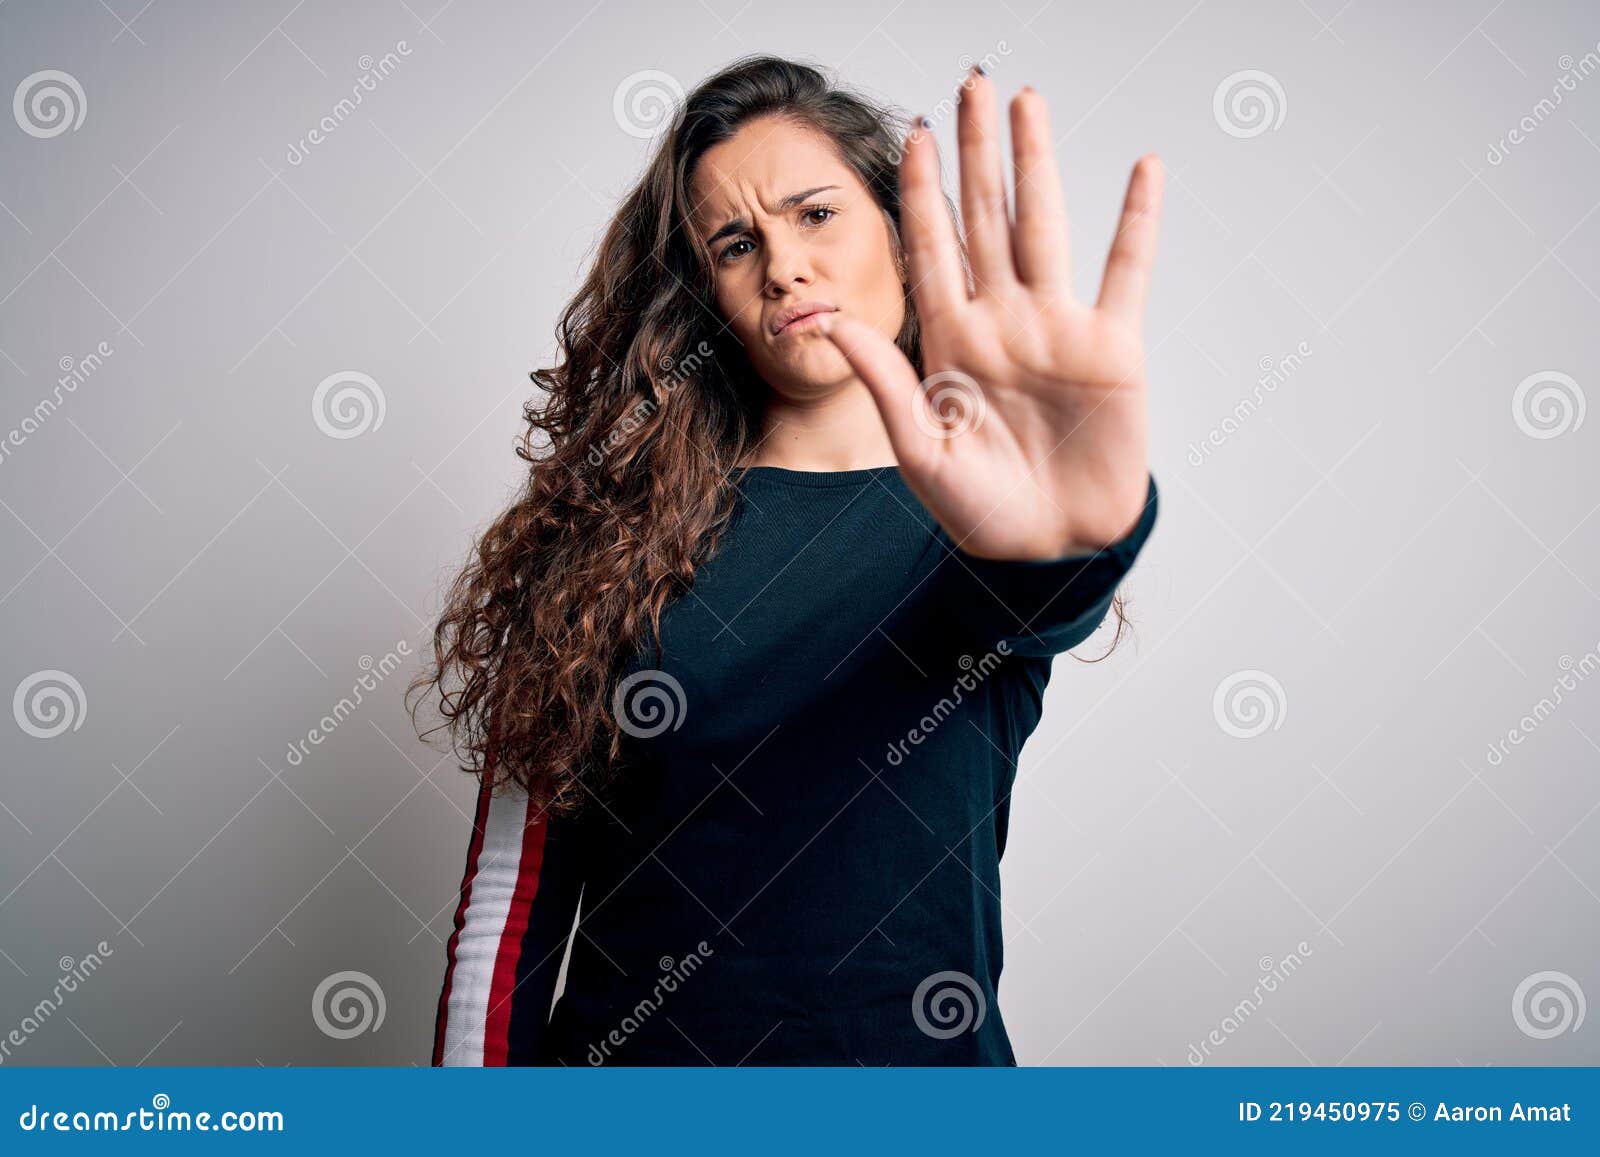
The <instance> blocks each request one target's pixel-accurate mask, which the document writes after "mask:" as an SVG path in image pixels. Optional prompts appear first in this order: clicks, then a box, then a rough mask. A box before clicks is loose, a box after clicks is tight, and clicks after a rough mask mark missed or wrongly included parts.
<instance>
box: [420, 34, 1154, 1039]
mask: <svg viewBox="0 0 1600 1157" xmlns="http://www.w3.org/2000/svg"><path fill="white" fill-rule="evenodd" d="M961 89H962V91H961V93H960V105H959V125H958V137H959V141H960V154H961V155H960V162H961V166H960V167H961V210H962V214H961V215H962V219H963V221H964V222H965V238H964V242H965V253H964V252H963V245H962V242H961V241H960V240H958V237H957V229H956V225H955V223H954V221H953V206H951V205H950V203H949V202H948V200H947V199H946V198H945V196H944V194H943V192H942V190H941V186H940V181H939V161H938V157H937V154H936V149H935V144H934V141H933V139H932V136H931V134H930V133H929V132H928V131H926V130H927V128H928V127H929V126H928V125H927V122H926V120H925V119H924V120H922V121H921V122H920V123H919V126H918V129H917V130H916V131H913V132H912V133H911V134H910V136H909V138H907V139H905V140H904V142H903V144H902V142H901V139H900V134H899V133H898V131H897V130H896V129H895V128H894V127H892V126H893V122H892V120H891V118H890V115H889V114H888V113H887V112H886V111H884V110H883V109H880V108H878V107H876V106H874V105H873V104H872V103H870V102H868V101H866V100H863V99H862V98H860V97H859V96H857V95H854V94H851V93H848V92H845V91H843V90H841V89H839V88H838V87H835V86H833V85H832V84H830V83H829V81H828V80H827V79H825V77H824V76H823V75H822V74H821V73H820V72H819V71H817V70H816V69H814V68H812V67H809V66H807V65H804V64H800V63H796V62H793V61H788V60H783V59H780V58H774V57H768V56H762V57H755V58H747V59H744V60H741V61H738V62H736V63H735V64H733V65H732V66H730V67H728V68H727V69H725V70H724V71H722V72H721V73H719V74H718V75H716V76H714V77H712V78H711V79H709V80H708V81H706V82H705V83H704V84H703V85H701V86H700V87H699V88H698V89H697V90H696V91H695V92H693V93H692V94H691V95H690V96H689V97H688V98H687V100H686V102H685V103H684V106H683V108H682V109H681V110H680V112H679V114H678V117H677V119H676V122H675V123H674V125H673V127H672V130H671V132H670V133H668V134H667V136H666V138H665V139H664V141H663V143H662V144H661V146H660V149H659V152H658V154H657V155H656V156H655V158H654V160H653V161H652V163H651V164H650V166H649V169H648V171H647V173H646V174H645V176H644V178H643V180H642V181H641V182H640V183H639V185H638V186H637V187H636V188H635V189H634V190H633V192H632V193H631V194H630V195H629V196H628V197H627V199H626V201H625V203H624V204H623V206H622V208H621V210H620V212H619V213H618V214H617V216H616V218H615V220H614V221H613V222H612V223H611V225H610V227H609V229H608V230H607V233H606V236H605V238H604V241H603V243H602V246H601V249H600V251H599V253H598V255H597V258H596V261H595V264H594V268H593V271H592V273H591V274H590V275H589V278H588V280H587V281H586V283H585V284H584V286H583V288H582V290H581V292H580V293H579V294H578V295H577V297H576V299H575V300H574V301H573V302H572V303H571V304H570V305H569V306H568V308H567V309H566V311H565V312H564V314H563V316H562V319H561V326H560V337H561V345H562V356H563V361H562V364H561V365H559V366H557V367H556V368H554V369H549V370H541V371H537V372H536V373H535V374H534V375H533V377H534V379H535V380H536V381H537V382H538V383H539V384H540V385H542V386H543V387H544V390H545V391H546V396H545V397H543V398H541V399H539V400H538V401H537V402H535V403H531V404H530V405H529V407H528V409H527V412H526V414H525V417H526V420H527V422H528V425H529V431H528V436H525V437H524V439H523V443H522V445H521V447H520V448H519V450H518V453H519V455H520V456H521V457H523V458H524V459H525V460H527V461H528V462H529V463H530V468H529V472H528V481H527V487H526V490H525V492H524V493H523V494H522V496H521V497H520V499H519V500H518V501H517V502H516V503H515V505H513V506H512V507H511V508H510V509H509V510H508V511H506V512H505V513H504V514H503V515H502V516H501V517H500V518H499V519H498V521H496V522H495V523H494V524H493V525H492V526H491V527H490V528H489V530H488V531H487V532H486V534H485V535H484V536H483V538H482V540H481V542H480V543H479V544H478V547H477V551H476V556H475V558H474V559H473V561H472V563H471V564H470V565H469V566H468V567H467V568H466V569H465V570H464V571H463V573H462V574H461V576H460V577H459V579H458V580H457V582H456V584H455V586H454V588H453V589H452V592H451V596H450V601H449V605H448V606H447V608H446V613H445V615H444V616H443V619H442V621H441V622H440V624H439V626H438V629H437V631H436V635H435V651H436V658H437V664H436V667H437V669H436V670H433V671H431V672H429V673H428V675H427V676H426V677H425V678H424V679H422V680H419V683H418V684H414V685H413V686H414V687H415V686H419V685H429V686H434V687H436V688H438V689H439V695H440V698H441V705H442V710H443V711H444V713H445V715H446V717H447V718H448V719H449V725H450V728H451V733H452V737H453V738H454V739H456V740H457V741H458V743H460V744H462V745H463V746H465V748H466V749H467V750H468V751H469V752H470V753H471V754H472V756H473V760H474V767H472V768H469V769H468V770H474V771H476V769H477V763H478V762H479V761H480V760H481V764H482V767H483V768H484V770H483V771H482V772H481V773H479V774H480V780H481V786H480V790H479V798H478V807H477V815H476V818H475V822H474V830H473V835H472V839H471V844H470V848H469V852H468V858H467V866H466V873H465V877H464V879H463V881H462V885H461V893H460V903H459V906H458V907H457V909H456V915H455V931H454V933H453V934H452V936H451V937H450V941H449V946H448V954H447V955H448V959H447V968H446V972H445V977H444V983H443V986H442V991H441V993H440V998H439V1007H438V1016H437V1022H436V1032H435V1042H434V1050H433V1063H434V1064H436V1065H480V1064H483V1065H506V1064H569V1065H583V1064H590V1065H599V1064H612V1063H622V1064H707V1063H709V1064H717V1065H734V1064H843V1065H848V1064H857V1063H859V1064H867V1065H874V1064H886V1063H891V1064H896V1065H905V1064H1015V1063H1016V1062H1015V1058H1014V1056H1013V1053H1012V1050H1011V1046H1010V1042H1009V1040H1008V1038H1007V1035H1006V1030H1005V1026H1004V1023H1003V1020H1002V1018H1001V1015H1000V1010H999V1007H998V1006H997V1003H996V984H997V982H998V979H999V976H1000V970H1001V963H1002V960H1001V951H1002V946H1003V941H1002V936H1001V906H1000V898H999V886H1000V875H999V862H1000V856H1001V853H1002V852H1003V850H1004V848H1005V840H1006V824H1007V817H1008V807H1007V804H1008V800H1009V796H1010V791H1011V787H1012V783H1013V781H1014V778H1015V774H1016V760H1017V755H1018V753H1019V751H1020V749H1021V746H1022V742H1023V740H1024V739H1025V738H1026V737H1027V736H1028V734H1029V733H1030V732H1031V731H1032V730H1033V729H1034V726H1035V725H1036V724H1037V723H1038V720H1039V715H1040V709H1041V702H1042V697H1043V692H1044V689H1045V685H1046V682H1047V680H1048V679H1049V675H1050V664H1051V659H1052V657H1053V656H1054V655H1056V654H1059V653H1062V652H1064V651H1067V650H1068V649H1069V648H1071V647H1073V646H1075V645H1077V644H1078V643H1080V642H1082V641H1083V640H1084V639H1086V638H1087V637H1088V636H1089V635H1090V634H1091V633H1093V632H1094V631H1095V629H1096V628H1097V627H1098V626H1099V625H1100V623H1101V622H1102V621H1103V620H1104V618H1105V616H1106V614H1107V611H1108V609H1112V608H1114V609H1115V610H1116V612H1117V617H1118V636H1119V637H1120V633H1121V627H1122V621H1123V617H1122V607H1121V604H1120V599H1119V598H1118V597H1117V595H1116V587H1117V584H1118V583H1119V581H1120V580H1121V579H1122V577H1123V576H1124V575H1125V574H1126V573H1127V571H1128V568H1129V567H1130V566H1131V565H1132V563H1133V561H1134V558H1135V556H1136V555H1137V554H1138V552H1139V550H1140V548H1141V546H1142V545H1143V543H1144V541H1145V539H1146V537H1147V536H1148V535H1149V533H1150V530H1151V527H1152V525H1153V523H1154V520H1155V512H1156V487H1155V482H1154V479H1153V478H1152V477H1151V475H1150V474H1149V471H1148V464H1147V431H1146V407H1145V382H1144V376H1143V375H1144V366H1143V352H1142V348H1141V336H1140V328H1141V327H1140V319H1141V314H1142V312H1143V309H1144V302H1145V294H1146V287H1147V284H1148V280H1149V275H1150V269H1151V264H1152V260H1153V257H1154V251H1155V245H1156V232H1157V220H1158V216H1159V210H1160V202H1161V170H1160V167H1159V163H1158V162H1157V161H1156V159H1155V158H1154V157H1153V156H1147V157H1145V158H1143V159H1142V160H1141V161H1140V162H1139V163H1138V164H1137V165H1136V166H1135V168H1134V171H1133V176H1132V180H1131V182H1130V185H1129V188H1128V193H1127V199H1126V204H1125V207H1124V209H1123V214H1122V219H1121V222H1120V224H1119V226H1118V230H1117V235H1116V239H1115V241H1114V243H1113V245H1112V247H1111V252H1110V258H1109V260H1108V263H1107V266H1106V272H1105V278H1104V281H1103V283H1102V285H1101V289H1100V294H1099V300H1098V302H1097V304H1096V305H1095V306H1093V307H1090V306H1088V305H1085V304H1083V303H1080V302H1079V301H1078V300H1077V299H1076V298H1075V297H1074V295H1073V291H1072V287H1071V284H1070V261H1069V256H1068V238H1067V222H1066V215H1065V211H1064V208H1063V201H1062V193H1061V187H1060V183H1059V178H1058V174H1057V171H1056V165H1055V160H1054V155H1053V147H1052V137H1051V132H1050V127H1049V123H1048V120H1047V115H1046V108H1045V102H1044V100H1043V98H1042V97H1041V96H1039V94H1038V93H1036V92H1034V91H1032V90H1031V89H1027V88H1024V89H1023V91H1022V92H1021V93H1020V94H1019V95H1018V96H1017V97H1015V98H1014V99H1013V100H1012V102H1011V105H1010V116H1011V133H1012V139H1013V153H1014V166H1015V167H1014V171H1013V178H1014V182H1015V187H1016V222H1015V224H1014V225H1013V224H1012V223H1011V221H1010V218H1009V215H1008V210H1007V199H1006V193H1005V185H1004V175H1003V170H1002V157H1001V150H1000V148H999V145H998V140H999V138H998V135H997V127H998V126H997V124H996V111H997V109H996V106H997V103H998V98H997V96H996V93H995V90H994V87H993V85H992V83H991V81H990V80H989V79H988V78H987V77H986V76H984V75H983V74H982V71H981V69H975V70H974V72H973V73H972V75H970V76H969V77H968V78H966V80H964V81H963V84H962V86H961ZM969 260H970V283H969V268H968V261H969ZM536 429H537V430H541V431H543V432H544V434H545V435H547V439H548V444H547V445H546V446H545V447H543V448H542V449H541V452H540V453H539V454H538V455H535V454H534V453H533V451H532V450H531V449H530V444H529V443H530V438H531V435H532V432H533V431H534V430H536ZM447 676H454V677H457V678H459V680H460V686H459V687H458V688H454V689H452V690H449V691H446V690H444V689H443V688H444V685H445V682H446V678H447ZM580 894H581V900H582V915H581V921H580V922H579V924H578V926H577V928H576V931H575V933H574V929H573V922H574V916H575V914H576V913H577V912H578V910H579V900H580ZM569 934H571V946H570V947H571V953H570V959H569V960H568V962H567V968H566V983H565V988H564V992H563V994H562V997H561V999H560V1001H559V1002H558V1003H557V1004H556V1005H555V1008H554V1010H553V1012H552V1009H551V1001H552V997H553V995H554V992H555V988H556V983H557V979H558V974H559V973H560V971H561V968H562V963H563V957H564V955H566V953H567V949H568V939H569Z"/></svg>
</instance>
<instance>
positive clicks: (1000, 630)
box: [434, 466, 1157, 1065]
mask: <svg viewBox="0 0 1600 1157" xmlns="http://www.w3.org/2000/svg"><path fill="white" fill-rule="evenodd" d="M738 485H739V489H740V499H739V504H738V507H737V509H736V511H735V514H734V519H733V522H732V523H731V524H730V526H729V529H728V531H727V532H726V533H725V534H724V536H723V538H722V541H721V543H720V544H719V546H718V549H717V551H716V553H715V555H714V557H713V558H712V559H711V560H710V561H709V562H707V563H706V564H705V565H703V566H702V567H701V568H700V570H699V571H698V572H697V575H696V578H695V582H694V585H693V587H692V589H691V590H690V591H689V593H687V594H686V595H684V596H682V597H680V598H678V599H677V600H676V601H674V602H673V603H672V604H671V605H670V606H669V607H668V608H667V611H666V613H665V614H664V615H663V618H662V648H661V650H660V651H659V652H657V651H656V650H655V649H654V648H653V647H648V648H645V649H642V650H641V652H640V654H639V655H638V656H637V657H636V659H635V661H634V663H633V665H632V666H631V667H630V669H629V677H628V678H627V679H625V680H624V681H623V686H622V688H620V691H619V696H618V697H617V699H616V700H615V702H614V710H616V711H617V713H618V717H619V720H623V721H625V722H624V725H625V727H626V729H627V730H628V731H629V733H630V734H629V739H628V744H627V751H626V759H627V767H626V770H625V772H624V774H623V775H622V777H621V779H620V781H619V785H618V788H617V790H616V791H615V792H614V793H612V794H610V795H608V796H607V797H606V798H605V799H604V800H603V801H600V802H596V803H594V805H593V806H591V807H590V808H589V809H588V814H587V815H584V816H579V817H577V818H575V819H572V820H555V821H550V820H548V818H547V817H544V816H541V815H538V814H535V813H533V812H532V811H531V810H530V809H529V808H528V806H527V802H526V798H525V797H518V796H515V795H510V796H494V795H492V794H491V793H489V792H487V791H484V792H480V798H479V801H478V816H477V822H476V826H475V830H474V833H473V837H472V842H471V846H470V848H469V853H468V862H467V870H466V874H465V877H464V879H463V882H462V889H461V902H460V905H459V907H458V909H457V913H456V921H455V924H456V930H455V933H454V934H453V935H452V937H451V940H450V946H449V952H448V960H447V970H446V976H445V982H444V985H443V991H442V992H441V995H440V1002H439V1010H438V1019H437V1025H436V1038H435V1047H434V1063H436V1064H562V1063H564V1064H569V1065H599V1064H672V1065H678V1064H689V1065H698V1064H716V1065H736V1064H741V1063H742V1064H833V1065H853V1064H858V1063H859V1064H864V1065H883V1064H894V1065H945V1064H961V1065H972V1064H1015V1063H1016V1062H1015V1058H1014V1056H1013V1053H1012V1050H1011V1044H1010V1040H1009V1038H1008V1036H1007V1033H1006V1028H1005V1024H1004V1021H1003V1019H1002V1017H1001V1014H1000V1008H999V1004H998V1001H997V986H998V983H999V979H1000V971H1001V965H1002V955H1003V953H1002V949H1003V941H1002V936H1001V905H1000V857H1001V855H1002V853H1003V852H1004V850H1005V845H1006V825H1007V819H1008V815H1009V807H1008V801H1009V798H1010V792H1011V787H1012V784H1013V782H1014V779H1015V776H1016V768H1017V757H1018V753H1019V752H1020V750H1021V748H1022V744H1023V741H1024V740H1025V739H1026V738H1027V737H1028V735H1029V734H1030V733H1031V732H1032V731H1033V730H1034V728H1035V726H1036V725H1037V723H1038V722H1039V716H1040V710H1041V704H1042V700H1043V694H1044V689H1045V685H1046V683H1047V681H1048V679H1049V677H1050V666H1051V659H1052V657H1053V656H1054V655H1057V654H1059V653H1061V652H1063V651H1066V650H1068V649H1069V648H1071V647H1073V646H1076V645H1077V644H1078V643H1080V642H1082V641H1083V640H1084V639H1086V638H1087V637H1088V636H1089V635H1090V634H1091V633H1093V632H1094V630H1095V629H1096V628H1097V627H1098V626H1099V625H1100V623H1101V622H1102V621H1103V620H1104V619H1105V617H1106V615H1107V614H1108V612H1109V609H1110V604H1111V597H1112V595H1113V593H1114V592H1115V590H1116V587H1117V585H1118V583H1119V582H1120V581H1121V580H1122V578H1123V576H1124V575H1126V573H1127V572H1128V570H1129V568H1130V567H1131V566H1132V565H1133V562H1134V559H1135V556H1136V555H1137V554H1138V553H1139V551H1140V549H1141V547H1142V546H1143V545H1144V542H1145V540H1146V539H1147V537H1148V536H1149V534H1150V532H1151V528H1152V527H1153V525H1154V522H1155V517H1156V500H1157V492H1156V485H1155V480H1154V478H1151V480H1150V484H1149V490H1148V498H1147V501H1146V505H1145V509H1144V512H1143V515H1142V517H1141V518H1140V520H1139V522H1138V524H1137V526H1136V527H1135V528H1134V529H1133V530H1132V531H1131V532H1130V533H1129V534H1128V536H1127V537H1126V538H1124V539H1123V540H1122V541H1120V542H1118V543H1116V544H1114V545H1113V546H1111V547H1109V548H1107V549H1106V550H1104V551H1101V552H1099V553H1098V554H1093V555H1079V556H1073V557H1068V558H1063V559H1058V560H1052V561H1045V562H1032V561H1021V560H1011V561H1004V560H992V559H980V558H977V557H974V556H971V555H968V554H967V553H965V552H964V551H961V550H960V549H959V548H957V547H956V546H955V544H954V542H953V541H952V540H951V538H950V537H949V535H948V534H947V533H946V532H945V531H944V530H943V528H942V527H940V526H939V525H938V524H937V523H936V522H935V521H934V519H933V516H932V515H931V514H929V513H928V511H927V510H926V509H925V508H924V507H923V506H922V504H921V503H920V502H919V501H918V500H917V498H916V497H915V496H914V495H913V494H912V493H911V491H910V490H909V489H908V488H907V487H906V485H905V482H904V480H903V479H902V478H901V476H900V473H899V470H898V468H896V467H893V466H884V467H875V468H870V469H863V470H846V471H841V472H835V473H820V472H806V471H795V470H787V469H782V468H778V467H756V468H754V469H752V470H750V471H748V472H747V473H746V474H744V475H743V476H742V478H741V479H740V481H739V484H738ZM580 895H581V900H582V905H581V907H582V918H581V921H580V923H579V926H578V932H577V935H576V937H575V939H574V940H573V942H572V946H571V958H570V962H569V965H568V970H567V977H566V985H565V990H564V993H563V994H562V996H561V999H560V1000H559V1002H558V1003H557V1004H556V1005H555V1008H554V1012H553V1014H552V1013H551V998H552V995H553V994H554V991H555V987H556V981H557V975H558V971H559V968H560V965H561V962H562V957H563V955H564V953H565V951H566V948H567V940H568V937H569V934H570V933H571V931H572V926H573V916H574V913H575V911H577V909H578V907H579V899H580Z"/></svg>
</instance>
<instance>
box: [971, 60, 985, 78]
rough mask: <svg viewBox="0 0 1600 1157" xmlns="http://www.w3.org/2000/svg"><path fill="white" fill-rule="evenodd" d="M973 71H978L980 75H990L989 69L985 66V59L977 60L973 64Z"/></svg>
mask: <svg viewBox="0 0 1600 1157" xmlns="http://www.w3.org/2000/svg"><path fill="white" fill-rule="evenodd" d="M972 71H973V72H975V73H977V74H978V75H979V76H988V75H989V70H988V69H986V68H984V67H983V61H981V60H980V61H977V62H975V63H974V64H973V66H972Z"/></svg>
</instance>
